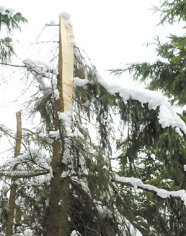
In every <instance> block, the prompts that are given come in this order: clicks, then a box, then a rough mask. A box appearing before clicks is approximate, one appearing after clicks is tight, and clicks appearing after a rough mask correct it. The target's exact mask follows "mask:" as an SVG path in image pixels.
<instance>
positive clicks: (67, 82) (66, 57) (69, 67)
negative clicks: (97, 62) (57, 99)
mask: <svg viewBox="0 0 186 236" xmlns="http://www.w3.org/2000/svg"><path fill="white" fill-rule="evenodd" d="M59 27H60V31H59V32H60V42H59V58H60V60H59V76H60V80H61V81H62V84H61V89H62V102H63V111H64V112H65V111H67V110H68V109H70V108H72V89H73V68H74V52H73V32H72V26H71V25H70V24H68V25H66V23H65V20H64V19H63V17H62V16H60V26H59Z"/></svg>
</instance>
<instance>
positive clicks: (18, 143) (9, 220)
mask: <svg viewBox="0 0 186 236" xmlns="http://www.w3.org/2000/svg"><path fill="white" fill-rule="evenodd" d="M16 118H17V134H16V144H15V152H14V155H15V157H16V156H18V155H19V154H20V150H21V140H22V122H21V112H17V113H16ZM16 168H17V165H15V166H14V168H13V170H16ZM16 189H17V186H16V182H15V179H12V184H11V188H10V198H9V207H8V217H7V223H6V235H7V236H12V235H13V221H14V211H15V200H16Z"/></svg>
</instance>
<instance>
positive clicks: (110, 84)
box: [98, 75, 186, 135]
mask: <svg viewBox="0 0 186 236" xmlns="http://www.w3.org/2000/svg"><path fill="white" fill-rule="evenodd" d="M98 81H99V83H100V84H101V85H102V86H103V87H104V88H105V89H106V90H107V91H108V92H109V93H111V94H116V93H118V94H119V95H120V97H121V98H122V99H123V101H124V102H127V101H128V100H129V99H130V98H131V99H133V100H137V101H139V102H140V103H141V104H142V106H143V104H145V103H147V104H148V108H149V109H154V110H155V109H156V108H157V107H159V116H158V120H159V123H160V125H161V126H162V128H166V127H169V126H172V127H175V128H176V131H177V133H179V134H180V135H182V133H181V132H180V130H182V131H183V132H184V133H185V134H186V124H185V123H184V121H183V120H182V119H181V118H180V117H179V116H178V115H177V113H176V112H175V111H174V110H173V108H172V106H171V104H170V103H169V102H168V99H167V98H166V97H165V96H164V95H163V94H162V93H160V92H159V91H152V90H149V89H144V88H141V87H139V86H135V85H133V86H128V85H127V84H126V83H124V82H123V81H122V80H119V79H118V80H109V81H106V80H105V79H103V78H101V77H100V76H99V75H98Z"/></svg>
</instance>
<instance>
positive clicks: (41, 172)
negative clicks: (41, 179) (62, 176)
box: [0, 170, 50, 179]
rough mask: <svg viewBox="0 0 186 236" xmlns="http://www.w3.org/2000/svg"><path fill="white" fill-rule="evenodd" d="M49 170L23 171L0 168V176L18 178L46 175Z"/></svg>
mask: <svg viewBox="0 0 186 236" xmlns="http://www.w3.org/2000/svg"><path fill="white" fill-rule="evenodd" d="M49 173H50V171H49V170H34V171H30V172H29V171H24V170H17V171H13V172H12V171H8V170H5V171H3V170H0V177H1V176H4V177H8V178H14V179H20V178H31V177H36V176H41V175H47V174H49Z"/></svg>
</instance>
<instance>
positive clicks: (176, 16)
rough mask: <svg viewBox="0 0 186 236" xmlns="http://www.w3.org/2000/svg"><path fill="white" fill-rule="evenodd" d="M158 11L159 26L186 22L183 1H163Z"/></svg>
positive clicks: (185, 5) (185, 2)
mask: <svg viewBox="0 0 186 236" xmlns="http://www.w3.org/2000/svg"><path fill="white" fill-rule="evenodd" d="M155 10H157V8H155ZM158 10H159V11H161V18H162V19H161V21H160V23H161V24H162V23H165V22H168V23H169V24H173V23H174V22H176V21H180V20H183V21H185V20H186V1H185V0H164V1H163V3H162V5H161V6H160V8H158Z"/></svg>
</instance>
